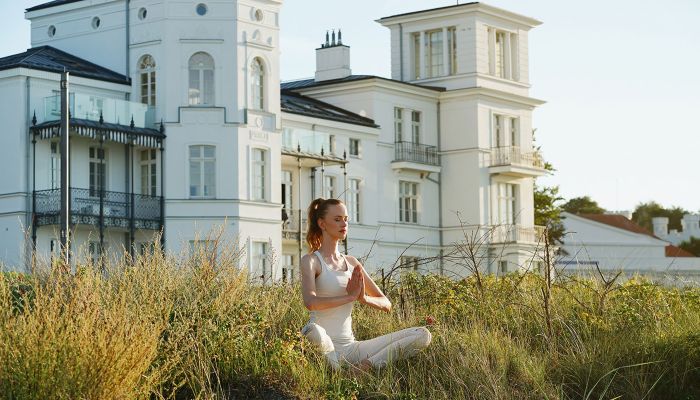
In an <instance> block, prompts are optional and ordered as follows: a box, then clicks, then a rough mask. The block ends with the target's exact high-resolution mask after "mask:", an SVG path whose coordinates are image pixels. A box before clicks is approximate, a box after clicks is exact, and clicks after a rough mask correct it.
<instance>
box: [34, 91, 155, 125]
mask: <svg viewBox="0 0 700 400" xmlns="http://www.w3.org/2000/svg"><path fill="white" fill-rule="evenodd" d="M69 109H70V115H71V118H79V119H85V120H89V121H99V120H100V116H102V119H103V121H104V122H106V123H110V124H119V125H125V126H128V125H130V124H131V119H132V118H133V119H134V126H135V127H136V128H149V129H153V128H155V122H156V121H155V108H154V107H151V106H148V105H146V104H142V103H136V102H133V101H126V100H119V99H114V98H108V97H101V96H95V95H90V94H83V93H71V94H70V107H69ZM60 119H61V96H58V95H57V96H49V97H46V98H44V119H43V120H42V121H40V122H48V121H58V120H60Z"/></svg>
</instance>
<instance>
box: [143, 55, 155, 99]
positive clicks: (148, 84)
mask: <svg viewBox="0 0 700 400" xmlns="http://www.w3.org/2000/svg"><path fill="white" fill-rule="evenodd" d="M139 76H140V77H141V103H143V104H148V105H149V106H155V105H156V62H155V60H154V59H153V57H151V56H150V55H148V54H146V55H145V56H143V57H141V60H140V61H139Z"/></svg>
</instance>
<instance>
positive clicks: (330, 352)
mask: <svg viewBox="0 0 700 400" xmlns="http://www.w3.org/2000/svg"><path fill="white" fill-rule="evenodd" d="M301 334H302V335H304V336H306V338H307V339H309V342H311V343H312V344H314V345H315V346H318V348H319V349H320V350H321V352H322V353H323V355H324V356H325V357H326V360H328V363H329V364H330V365H331V367H333V369H335V370H337V369H340V363H339V362H338V355H337V353H336V352H335V346H334V345H333V341H332V340H331V338H330V336H328V333H326V330H325V329H324V328H323V327H322V326H320V325H318V324H315V323H313V322H312V323H308V324H306V325H305V326H304V327H303V328H301Z"/></svg>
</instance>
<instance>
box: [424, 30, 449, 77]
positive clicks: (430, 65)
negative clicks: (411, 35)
mask: <svg viewBox="0 0 700 400" xmlns="http://www.w3.org/2000/svg"><path fill="white" fill-rule="evenodd" d="M425 39H426V40H425V46H426V48H425V57H426V60H425V67H426V68H427V69H428V71H427V74H426V78H434V77H436V76H441V75H443V73H442V68H443V61H444V60H443V49H442V39H443V38H442V31H441V30H439V31H431V32H426V33H425Z"/></svg>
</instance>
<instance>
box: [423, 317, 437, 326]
mask: <svg viewBox="0 0 700 400" xmlns="http://www.w3.org/2000/svg"><path fill="white" fill-rule="evenodd" d="M436 322H437V321H436V320H435V318H433V317H432V316H430V315H428V316H427V317H425V324H426V325H435V323H436Z"/></svg>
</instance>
